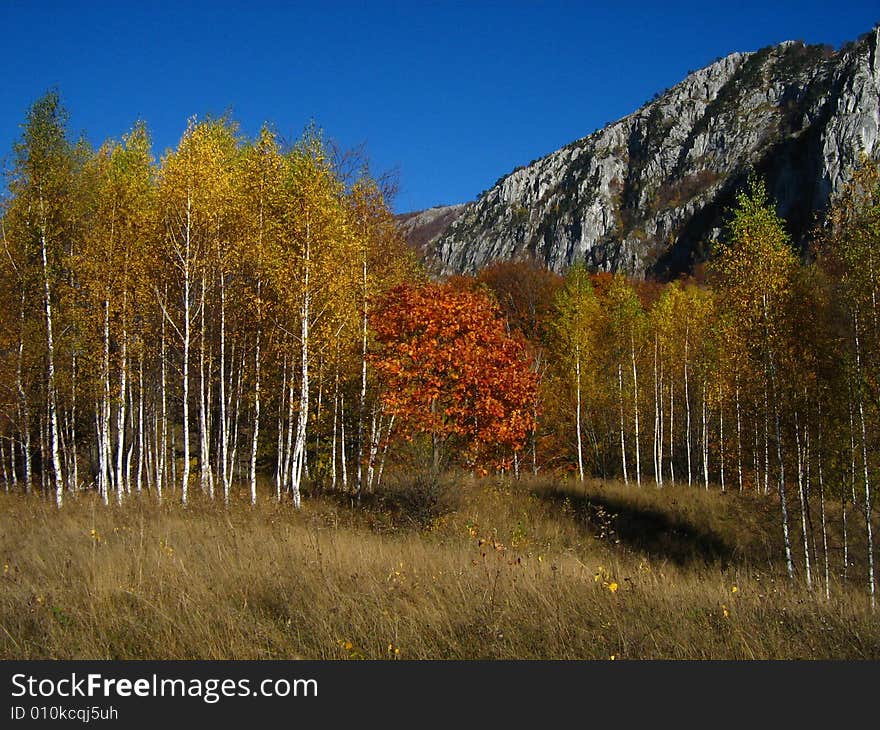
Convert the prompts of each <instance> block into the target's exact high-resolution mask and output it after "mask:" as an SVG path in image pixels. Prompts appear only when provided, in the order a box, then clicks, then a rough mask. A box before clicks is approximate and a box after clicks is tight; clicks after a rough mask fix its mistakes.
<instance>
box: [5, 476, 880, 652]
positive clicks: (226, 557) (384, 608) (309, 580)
mask: <svg viewBox="0 0 880 730" xmlns="http://www.w3.org/2000/svg"><path fill="white" fill-rule="evenodd" d="M0 515H2V517H0V561H2V565H3V567H2V575H0V655H2V657H4V658H19V659H21V658H91V659H117V658H119V659H134V658H141V659H143V658H151V659H170V658H181V659H189V658H193V659H194V658H200V659H230V658H236V659H250V658H307V659H346V658H370V659H385V658H390V659H397V658H403V659H463V658H506V659H537V658H560V659H562V658H565V659H574V658H584V659H609V658H620V659H625V658H626V659H629V658H682V659H685V658H686V659H698V658H712V659H728V658H729V659H767V658H849V659H856V658H858V659H867V658H878V657H880V622H878V621H877V620H876V618H874V617H872V616H871V614H870V612H869V610H868V608H867V602H866V599H865V597H864V591H863V590H859V588H860V587H859V588H856V587H847V586H844V585H841V584H840V582H839V581H837V580H835V581H834V584H833V586H832V599H831V600H830V601H826V600H825V599H824V597H823V595H824V592H823V591H821V590H816V591H814V592H813V593H810V592H808V591H807V590H806V589H805V588H804V587H803V586H802V585H801V584H800V583H799V582H796V583H795V584H792V583H791V582H790V581H789V580H788V579H787V578H786V577H785V575H784V568H782V570H780V566H781V564H780V555H781V546H780V545H779V544H778V539H777V536H776V533H777V531H778V528H777V526H776V519H777V518H776V513H775V511H774V510H773V507H772V505H771V504H770V503H767V502H765V501H763V500H758V499H753V498H750V497H747V496H746V497H743V496H740V495H721V494H719V493H714V492H713V493H706V492H704V491H701V490H696V489H693V490H691V489H687V488H665V489H663V490H657V489H655V488H648V487H646V488H643V489H641V490H639V489H637V488H635V487H624V486H622V485H618V484H610V483H601V482H590V483H588V484H587V485H586V486H582V485H580V484H574V483H571V482H558V481H554V480H552V479H541V480H531V481H529V480H523V481H519V482H514V481H507V480H503V479H490V480H482V481H475V480H472V479H470V478H468V477H466V476H461V477H449V478H447V480H446V483H445V485H444V488H443V489H440V490H438V491H436V492H430V493H423V492H421V491H416V493H415V494H414V493H413V491H412V489H411V487H410V486H409V485H408V483H407V480H406V479H403V478H401V479H399V480H398V483H397V484H396V485H395V486H394V487H393V488H392V489H391V490H390V491H389V492H388V493H386V494H384V495H381V496H373V497H370V498H367V499H366V500H365V501H364V503H363V504H362V505H361V506H360V507H352V506H351V505H350V504H349V502H348V500H347V499H344V498H343V499H340V498H337V497H334V496H333V495H323V496H322V495H313V496H312V497H311V498H309V499H307V500H306V501H305V502H304V507H303V509H302V510H300V511H295V510H293V509H292V508H291V507H290V506H289V505H287V504H281V505H278V504H275V503H273V502H271V501H269V500H268V498H267V499H265V500H264V501H262V502H261V503H260V504H259V505H258V506H257V508H256V509H251V508H250V507H249V506H248V505H247V504H246V501H245V500H244V499H241V500H236V501H234V503H233V505H232V506H231V507H230V508H229V509H224V508H223V507H222V504H212V503H209V502H207V501H198V500H197V501H196V502H195V503H193V504H192V505H190V506H189V507H188V508H187V509H183V508H181V507H180V506H179V505H178V504H175V503H172V502H170V501H168V500H166V502H165V503H164V504H161V505H160V504H157V503H156V501H155V500H154V499H153V498H152V497H151V496H149V495H142V496H141V497H139V498H131V499H129V500H127V501H126V503H125V504H124V505H123V506H122V507H109V508H107V507H103V506H102V505H100V504H99V503H98V502H97V501H96V500H95V499H94V497H93V495H90V494H81V495H79V496H78V497H77V498H76V499H71V500H69V503H68V504H66V506H65V507H64V509H63V510H61V511H58V510H57V509H55V507H54V506H52V505H51V504H50V503H47V502H45V501H42V500H40V499H39V498H36V497H35V498H25V497H22V496H20V495H0ZM854 570H856V568H855V567H854V568H853V569H851V571H850V574H851V575H853V571H854Z"/></svg>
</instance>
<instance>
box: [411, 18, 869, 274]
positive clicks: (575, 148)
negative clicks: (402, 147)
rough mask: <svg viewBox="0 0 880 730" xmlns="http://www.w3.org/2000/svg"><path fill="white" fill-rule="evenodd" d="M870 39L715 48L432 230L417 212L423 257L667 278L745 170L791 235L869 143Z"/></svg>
mask: <svg viewBox="0 0 880 730" xmlns="http://www.w3.org/2000/svg"><path fill="white" fill-rule="evenodd" d="M878 47H880V27H875V28H874V29H872V30H871V31H869V32H868V33H866V34H864V35H863V36H861V37H860V38H859V39H858V40H856V41H853V42H850V43H848V44H845V45H844V46H843V47H841V48H840V49H839V50H835V49H833V48H831V47H829V46H817V45H806V44H804V43H803V42H801V41H784V42H782V43H779V44H777V45H774V46H768V47H766V48H762V49H760V50H758V51H752V52H736V53H732V54H729V55H728V56H725V57H723V58H719V59H717V60H716V61H714V62H713V63H711V64H709V65H708V66H706V67H704V68H702V69H699V70H697V71H694V72H692V73H691V74H689V75H688V76H687V77H685V78H684V79H683V80H682V81H680V82H679V83H678V84H676V85H674V86H673V87H671V88H669V89H666V90H665V91H664V92H662V93H659V94H656V95H655V97H654V98H653V99H652V100H651V101H649V102H647V103H646V104H644V105H643V106H641V107H640V108H639V109H637V110H636V111H634V112H632V113H631V114H629V115H627V116H625V117H623V118H621V119H619V120H617V121H615V122H611V123H609V124H607V125H606V126H605V127H603V128H602V129H599V130H596V131H595V132H593V133H591V134H589V135H587V136H585V137H581V138H579V139H577V140H574V141H572V142H570V143H569V144H567V145H565V146H563V147H561V148H560V149H558V150H556V151H554V152H551V153H550V154H548V155H545V156H544V157H541V158H539V159H537V160H534V161H532V162H531V163H530V164H528V165H525V166H522V167H518V168H516V169H514V170H513V171H511V172H510V173H508V174H507V175H504V176H502V177H501V178H499V180H498V181H497V182H496V183H495V184H494V185H493V186H492V187H491V188H489V189H488V190H487V191H485V192H484V193H482V194H481V195H480V196H479V197H478V198H477V199H476V200H475V201H472V202H470V203H466V204H464V205H462V206H450V207H448V208H449V209H448V210H446V212H445V213H444V215H445V216H446V218H445V219H443V220H442V221H441V223H442V224H443V225H442V229H441V225H440V224H438V220H440V219H439V217H438V216H436V215H435V216H429V218H430V221H429V222H430V223H431V224H432V225H433V229H432V230H431V231H429V233H430V235H423V237H422V240H421V249H422V255H423V257H424V258H425V260H426V262H427V264H428V266H429V268H430V269H432V270H433V271H435V272H436V273H440V274H452V273H474V272H475V271H477V270H478V269H480V268H481V267H482V266H485V265H487V264H489V263H491V262H493V261H497V260H513V259H524V258H528V259H536V260H538V261H540V262H542V263H544V264H546V265H547V266H548V267H549V268H551V269H553V270H555V271H558V272H562V271H564V270H565V269H566V268H567V267H568V266H570V265H571V264H572V263H574V262H575V261H583V262H585V263H586V264H587V265H588V266H589V267H590V268H592V269H594V270H601V271H622V272H625V273H627V274H630V275H633V276H641V277H643V276H653V277H657V278H672V277H674V276H676V275H678V274H681V273H686V272H689V271H692V270H693V268H694V267H695V266H696V265H697V264H699V263H700V262H701V261H703V260H705V258H706V256H707V255H708V252H709V250H710V248H711V245H712V243H713V241H715V240H716V239H717V238H718V236H719V235H720V232H721V229H722V226H723V223H724V216H725V211H726V209H727V207H728V206H729V205H730V204H731V203H732V202H733V199H734V196H735V193H736V191H737V190H738V189H740V188H741V187H742V185H743V183H744V181H745V179H746V178H747V176H748V175H749V174H750V173H752V172H755V173H757V174H759V175H761V176H762V177H764V178H765V179H766V180H767V183H768V190H769V192H770V194H771V195H772V196H773V197H774V199H775V200H776V201H777V207H778V209H779V212H780V214H781V215H782V216H783V217H784V218H785V219H786V221H787V223H788V225H789V228H790V230H791V232H792V234H793V238H794V240H795V242H796V243H802V242H803V241H804V240H805V237H806V234H807V233H808V232H809V230H810V229H811V227H812V226H813V225H814V223H815V221H816V219H817V216H818V215H820V214H821V213H822V211H823V210H824V209H825V208H826V207H827V204H828V200H829V197H830V196H831V195H832V194H833V193H834V192H836V191H837V190H839V189H840V187H841V186H842V185H843V183H844V182H845V181H846V180H847V179H848V178H849V175H850V173H851V170H852V168H853V166H854V165H855V164H856V163H857V162H858V160H859V157H860V155H861V154H862V153H863V152H864V153H867V154H868V155H869V156H872V157H876V156H877V153H878V152H880V53H878ZM430 210H434V211H436V210H438V209H430ZM417 215H418V214H412V215H410V216H409V218H408V220H409V226H410V228H409V232H408V233H407V235H408V236H411V235H413V233H414V232H417V231H418V229H419V225H418V223H417V221H418V220H419V219H418V218H417ZM414 216H416V217H414ZM414 221H415V222H414ZM438 229H439V230H438Z"/></svg>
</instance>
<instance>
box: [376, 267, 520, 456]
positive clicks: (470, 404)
mask: <svg viewBox="0 0 880 730" xmlns="http://www.w3.org/2000/svg"><path fill="white" fill-rule="evenodd" d="M370 323H371V325H372V328H373V331H374V333H375V342H376V347H375V351H374V352H373V353H372V355H371V361H372V363H373V365H374V367H375V368H376V371H377V372H378V374H379V377H380V380H381V381H382V383H383V385H384V386H385V387H384V392H383V396H382V398H383V402H384V405H385V407H386V408H387V409H388V410H389V411H390V412H392V413H394V414H395V415H396V417H397V418H398V419H399V420H400V422H401V423H402V424H403V425H404V426H405V428H404V431H403V434H404V436H405V437H406V438H408V439H412V438H413V436H414V435H416V434H427V435H429V436H430V437H431V439H432V445H433V457H434V468H435V469H437V468H439V465H440V458H441V451H442V449H443V446H444V445H445V444H450V445H454V446H455V447H456V449H457V451H458V453H459V455H460V461H461V463H462V464H463V465H465V466H467V467H470V468H473V467H476V468H479V469H480V470H485V467H486V466H490V465H491V466H495V467H501V466H506V465H507V464H509V462H510V460H511V459H512V458H513V454H514V452H517V451H519V450H520V449H522V446H523V444H524V443H525V441H526V438H527V436H528V434H529V432H530V431H531V430H532V429H533V428H534V427H535V423H534V416H533V412H534V411H533V407H534V402H535V398H536V395H537V377H536V376H535V374H534V373H533V372H532V370H531V368H530V365H531V363H530V361H529V357H528V355H527V353H526V349H525V347H524V345H523V342H522V341H521V340H520V339H515V338H513V337H510V336H509V335H507V333H506V331H505V330H506V328H505V324H504V321H503V319H502V317H501V315H500V313H499V311H498V308H497V306H496V305H494V304H493V303H492V302H491V301H490V300H489V298H488V297H487V296H486V295H485V294H484V293H482V292H479V291H472V290H466V289H461V288H456V287H453V286H450V285H443V284H427V285H424V286H420V287H415V286H410V285H403V286H398V287H395V288H394V289H392V290H390V291H389V292H388V293H387V294H386V295H385V296H384V297H383V298H382V299H381V300H379V301H378V302H377V303H376V304H375V306H374V307H373V308H372V312H371V316H370Z"/></svg>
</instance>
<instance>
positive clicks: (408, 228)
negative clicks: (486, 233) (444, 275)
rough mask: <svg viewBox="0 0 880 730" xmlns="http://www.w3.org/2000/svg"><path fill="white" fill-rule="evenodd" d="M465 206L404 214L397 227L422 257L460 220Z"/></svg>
mask: <svg viewBox="0 0 880 730" xmlns="http://www.w3.org/2000/svg"><path fill="white" fill-rule="evenodd" d="M464 208H465V204H464V203H459V204H458V205H438V206H436V207H434V208H428V209H427V210H420V211H417V212H415V213H402V214H400V215H398V216H396V218H397V225H398V227H399V228H400V230H401V231H402V232H403V235H404V237H405V238H406V241H407V243H408V244H409V245H410V246H411V247H412V248H413V249H414V250H415V252H416V253H417V254H419V255H420V256H424V255H425V254H426V252H427V251H431V250H432V244H433V243H434V242H435V241H436V240H437V239H438V238H439V237H440V234H441V233H443V232H444V231H445V230H446V229H447V228H449V226H450V225H451V224H452V223H454V222H455V221H456V220H458V217H459V216H460V215H461V212H462V211H463V210H464Z"/></svg>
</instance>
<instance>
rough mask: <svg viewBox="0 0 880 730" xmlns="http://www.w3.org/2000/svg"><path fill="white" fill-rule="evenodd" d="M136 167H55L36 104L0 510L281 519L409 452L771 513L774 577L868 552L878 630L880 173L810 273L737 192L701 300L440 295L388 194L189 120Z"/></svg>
mask: <svg viewBox="0 0 880 730" xmlns="http://www.w3.org/2000/svg"><path fill="white" fill-rule="evenodd" d="M151 146H152V145H151V140H150V137H149V134H148V131H147V128H146V126H145V125H144V124H137V125H135V126H134V127H133V129H132V130H131V131H130V132H129V133H128V134H127V135H126V136H124V137H123V138H122V140H120V141H113V140H111V141H108V142H106V143H105V144H103V145H102V146H101V147H100V148H99V149H97V150H94V149H92V148H90V146H89V145H88V144H86V143H85V142H83V141H74V140H71V139H70V137H69V134H68V131H67V115H66V112H65V110H64V108H63V106H62V105H61V103H60V100H59V99H58V96H57V95H56V94H53V93H50V94H47V95H46V96H45V97H43V98H42V99H40V100H38V101H37V102H36V103H35V104H34V105H33V107H32V108H31V109H30V110H29V112H28V114H27V118H26V120H25V123H24V125H23V134H22V137H21V140H20V141H19V142H18V143H17V144H16V146H15V148H14V150H13V155H12V162H11V165H10V169H9V174H8V184H7V194H6V196H5V197H4V199H3V207H2V218H0V226H2V227H0V236H2V244H3V256H2V261H0V267H2V276H0V369H2V377H0V384H2V390H0V409H2V410H0V477H2V479H3V480H4V483H5V485H6V488H7V489H20V490H22V491H25V492H29V491H31V490H33V489H39V490H41V491H42V492H43V493H44V494H52V495H53V496H54V499H55V501H56V502H57V504H58V505H59V506H60V505H61V504H62V503H63V500H64V497H65V494H66V493H70V492H75V491H78V490H81V489H94V490H96V491H97V492H98V494H99V495H100V497H101V499H102V500H103V501H104V502H105V503H107V502H110V501H111V500H115V501H117V502H121V501H122V500H123V499H124V497H125V495H127V494H129V493H132V492H140V491H150V492H151V493H153V494H155V495H156V496H157V497H158V498H160V499H161V498H162V496H163V494H165V493H167V492H168V491H173V492H174V493H175V497H176V498H179V499H180V500H181V501H182V502H183V503H186V502H187V500H188V499H189V490H190V489H191V488H194V487H195V488H197V489H198V490H199V492H200V493H202V494H204V495H205V496H207V497H208V498H212V499H213V498H216V499H220V498H222V499H223V500H225V501H229V500H230V498H231V497H232V496H233V494H234V492H235V490H236V489H238V488H239V487H242V488H245V487H246V490H247V494H248V497H249V499H250V501H251V502H252V503H255V502H256V501H257V498H258V488H257V483H258V476H259V475H265V476H266V477H268V478H269V482H270V483H271V485H272V489H273V491H274V495H273V496H274V498H275V499H278V500H280V499H282V498H283V497H284V496H285V495H288V496H289V498H290V499H291V500H292V502H293V503H294V505H296V506H299V504H300V501H301V498H302V493H303V487H304V486H305V485H309V486H311V487H315V488H327V489H333V490H342V491H344V492H346V493H350V494H351V495H352V496H353V497H356V498H359V497H360V495H361V494H362V493H363V492H365V491H369V490H371V489H375V488H377V487H378V486H379V484H380V482H381V480H382V475H383V471H384V467H385V462H386V458H387V459H389V460H392V461H393V460H394V459H398V460H399V459H402V458H403V455H404V454H405V452H406V448H397V447H395V448H391V449H389V446H391V445H392V444H397V445H401V444H407V443H408V444H419V443H420V444H422V445H423V446H424V447H425V449H424V451H425V452H427V453H429V454H430V456H429V458H428V459H426V461H430V463H431V465H432V467H433V469H434V470H435V471H436V470H438V469H439V468H441V466H442V465H443V464H445V463H446V461H444V456H443V455H444V454H446V456H449V455H450V454H453V455H455V457H456V458H457V461H458V463H460V464H461V465H462V466H464V467H466V468H469V469H475V470H481V471H483V470H487V469H490V468H495V469H504V470H511V471H513V472H514V473H515V474H517V475H518V474H519V472H520V471H521V470H526V469H528V470H531V471H533V472H535V473H538V472H540V471H564V472H571V473H574V474H575V475H576V477H577V478H579V479H581V480H583V479H585V478H587V477H588V476H591V475H594V476H600V477H604V478H620V479H622V480H623V481H624V482H626V483H629V484H633V485H634V486H636V487H641V486H645V485H647V484H649V483H650V484H651V485H655V486H657V487H663V486H664V485H667V484H673V483H686V484H689V485H692V486H694V487H698V488H702V489H709V488H710V486H712V487H717V488H718V489H720V490H722V491H737V492H746V491H750V492H754V493H756V494H758V495H761V496H762V497H767V498H772V499H773V500H774V501H775V502H777V503H778V505H779V526H780V534H781V538H782V544H783V546H784V551H785V559H786V568H787V571H788V573H789V575H790V576H792V577H794V576H795V574H796V573H797V574H799V575H802V576H803V579H804V580H805V581H806V583H807V584H808V585H809V586H811V587H814V586H820V587H822V588H824V591H825V592H826V593H828V592H830V585H831V575H832V573H833V572H837V573H840V574H841V575H842V577H843V578H844V579H846V578H847V577H848V576H847V571H848V570H849V567H850V564H851V555H850V553H851V551H852V549H853V545H854V544H855V542H856V541H854V540H853V539H852V536H853V535H855V533H856V531H858V532H860V533H861V537H860V539H859V541H858V542H859V544H862V543H864V545H865V546H866V548H865V549H866V558H867V561H866V562H867V573H868V574H867V576H864V577H860V578H859V580H863V581H864V584H865V585H866V586H867V588H868V591H869V595H870V598H871V602H872V605H873V603H874V596H875V576H874V551H873V543H874V538H873V534H872V510H873V508H872V502H873V485H874V482H875V480H876V476H877V470H878V468H880V463H878V456H877V448H876V445H877V439H878V436H880V391H878V387H880V386H878V383H880V312H878V301H877V298H878V291H877V290H878V278H880V246H878V244H880V178H878V173H877V168H876V164H875V163H873V162H871V161H868V160H867V159H866V160H864V161H863V163H862V165H861V166H860V167H859V168H858V169H857V170H856V171H854V176H853V179H852V182H851V183H850V184H849V185H848V186H847V187H846V188H845V189H844V190H843V191H842V192H841V194H840V195H839V196H837V197H836V198H835V199H834V201H833V202H832V205H831V208H830V210H829V211H828V214H827V217H826V219H825V221H824V224H823V225H822V226H821V227H819V228H817V229H816V233H815V235H814V237H813V241H812V246H811V248H810V250H809V251H806V252H802V254H801V255H798V253H797V252H796V251H795V248H794V247H793V245H792V242H791V241H790V239H789V237H788V235H787V233H786V231H785V226H784V222H783V221H782V220H781V219H780V218H779V217H778V215H777V214H776V212H775V207H774V205H773V201H771V200H770V199H769V198H768V196H767V193H766V191H765V189H764V186H763V185H762V183H761V182H760V181H757V180H753V181H752V182H751V183H750V185H749V186H748V188H747V189H746V190H743V191H742V192H741V193H740V195H739V196H738V197H737V202H736V205H735V206H734V208H733V209H732V210H731V211H730V212H729V219H728V223H727V226H726V228H725V230H724V233H723V236H722V240H721V243H720V244H718V245H717V246H716V247H715V251H714V253H713V255H712V257H711V259H710V261H709V262H708V265H707V268H706V274H705V276H704V277H702V278H701V280H700V281H697V280H695V279H693V278H690V279H686V280H680V281H674V282H671V283H667V284H662V283H658V282H650V281H631V280H628V279H626V278H625V277H623V276H621V275H610V274H607V273H596V272H590V271H587V270H586V269H585V268H584V267H583V266H581V265H575V266H573V267H572V268H571V269H570V270H569V271H568V272H567V273H566V275H565V276H564V277H559V276H557V275H555V274H553V273H552V272H549V271H548V270H546V269H544V268H542V267H540V266H538V265H536V264H534V263H529V262H507V263H499V264H495V265H492V266H489V267H487V268H485V269H484V270H483V271H481V272H480V273H479V274H478V275H477V276H475V277H453V278H451V279H449V280H448V281H446V282H442V283H438V282H435V283H431V282H429V281H428V277H427V276H426V275H425V273H424V272H423V270H422V269H421V268H420V266H419V265H418V264H417V263H416V262H415V260H414V258H413V256H412V254H411V253H410V252H409V251H408V250H407V248H406V246H405V244H404V242H403V240H402V238H401V235H400V233H399V231H398V230H397V227H396V225H395V222H394V217H393V215H392V213H391V211H390V209H389V207H388V195H387V191H386V190H385V189H384V186H383V185H382V184H381V183H380V181H377V180H376V179H374V177H372V176H371V174H370V172H369V170H368V168H367V166H366V165H365V164H362V162H361V161H359V160H358V159H354V160H352V159H350V158H347V157H345V156H341V155H339V154H336V153H334V151H333V149H332V146H331V145H329V144H328V143H327V142H326V141H325V140H324V139H323V137H322V135H321V134H320V132H318V130H316V129H315V128H313V127H310V128H308V129H307V130H306V131H305V132H304V134H303V135H302V137H301V138H300V139H299V140H297V141H296V142H295V143H294V144H292V145H285V144H283V143H282V142H281V141H280V140H279V138H278V137H277V135H276V134H275V133H273V131H272V130H271V128H269V127H268V126H267V127H264V128H263V129H262V130H261V131H260V133H259V134H258V135H257V136H256V138H254V139H248V138H246V137H245V136H243V135H242V134H241V133H240V131H239V129H238V127H237V125H236V124H235V123H234V122H233V121H232V120H230V119H228V118H225V117H223V118H219V119H206V120H202V121H198V120H196V119H193V120H191V121H190V122H189V123H188V125H187V128H186V130H185V132H184V134H183V136H182V137H181V140H180V142H179V144H178V145H177V147H176V148H175V149H173V150H169V151H168V152H167V153H166V154H165V155H164V156H163V157H162V158H161V159H160V160H159V161H158V162H157V161H155V160H154V159H153V158H152V153H151ZM410 451H412V449H410ZM832 501H833V502H834V503H836V504H837V505H839V509H836V508H835V514H839V515H840V520H841V525H840V526H841V530H842V534H843V545H842V555H841V556H840V557H839V559H837V560H836V561H835V559H834V558H833V557H832V555H831V553H832V550H831V548H830V546H829V538H828V521H829V519H830V517H829V505H830V504H831V502H832ZM850 577H852V576H850ZM853 578H854V577H853Z"/></svg>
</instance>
